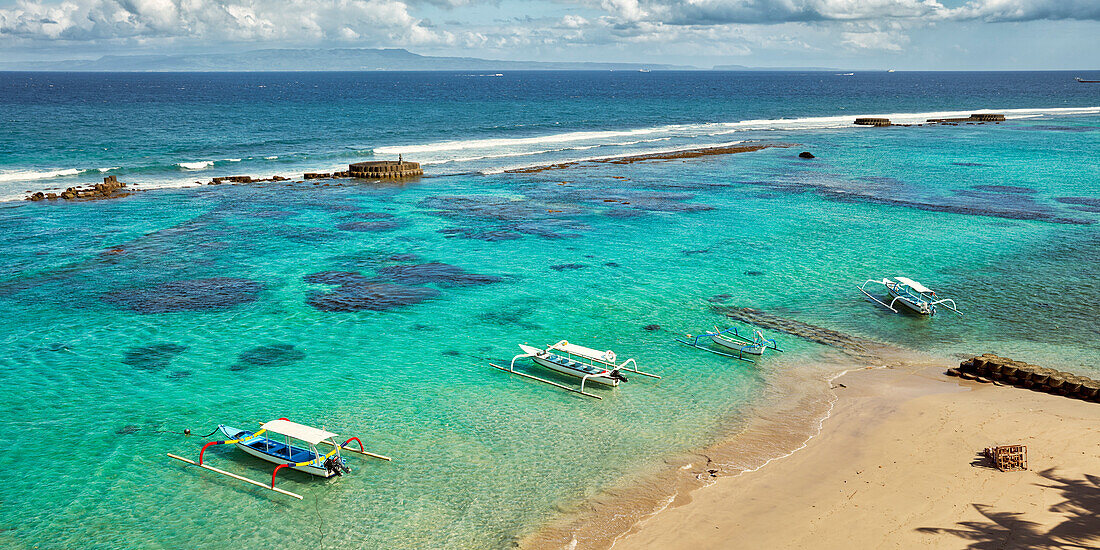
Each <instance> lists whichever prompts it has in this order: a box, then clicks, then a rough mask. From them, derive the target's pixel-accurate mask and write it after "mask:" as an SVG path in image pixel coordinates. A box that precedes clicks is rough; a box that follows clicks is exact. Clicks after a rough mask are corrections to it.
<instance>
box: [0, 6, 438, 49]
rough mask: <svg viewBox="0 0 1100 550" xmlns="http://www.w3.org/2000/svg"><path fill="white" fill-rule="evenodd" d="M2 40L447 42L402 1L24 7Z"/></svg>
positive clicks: (7, 17)
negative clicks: (413, 14)
mask: <svg viewBox="0 0 1100 550" xmlns="http://www.w3.org/2000/svg"><path fill="white" fill-rule="evenodd" d="M0 37H5V38H11V39H25V40H70V41H88V40H105V41H111V40H120V39H123V40H124V39H153V38H161V39H199V40H217V41H273V40H298V41H300V40H307V41H308V40H332V41H360V40H362V39H363V38H364V37H370V38H371V39H373V40H377V41H378V42H380V43H402V44H423V43H435V42H445V41H446V40H447V37H446V36H445V35H443V34H437V33H435V32H433V31H432V30H431V29H429V28H427V27H426V26H425V25H423V22H422V21H421V20H419V19H417V18H416V17H413V16H412V15H411V14H410V13H409V8H408V5H406V4H405V3H404V2H401V1H400V0H323V1H306V0H264V1H263V2H259V1H254V0H65V1H62V2H60V3H50V2H34V1H28V0H23V1H21V2H19V3H18V4H16V6H15V7H12V8H7V9H0Z"/></svg>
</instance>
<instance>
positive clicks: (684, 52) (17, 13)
mask: <svg viewBox="0 0 1100 550" xmlns="http://www.w3.org/2000/svg"><path fill="white" fill-rule="evenodd" d="M266 48H405V49H408V50H410V51H412V52H415V53H419V54H423V55H445V56H468V57H481V58H488V59H503V60H533V61H598V62H641V63H671V64H677V65H692V66H696V67H701V68H709V67H711V66H714V65H745V66H753V67H798V66H819V67H836V68H851V69H897V70H982V69H990V70H1013V69H1019V70H1037V69H1100V0H954V1H952V0H941V1H937V0H0V59H2V60H6V61H28V60H55V59H88V58H97V57H99V56H102V55H120V54H121V55H126V54H165V53H222V52H236V51H244V50H254V49H266Z"/></svg>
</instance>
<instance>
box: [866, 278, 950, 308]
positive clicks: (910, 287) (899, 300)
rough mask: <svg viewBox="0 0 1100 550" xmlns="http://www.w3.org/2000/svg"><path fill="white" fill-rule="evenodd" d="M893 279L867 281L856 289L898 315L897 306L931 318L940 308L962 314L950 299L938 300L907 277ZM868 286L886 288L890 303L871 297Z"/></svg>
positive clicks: (938, 298) (929, 291) (928, 289)
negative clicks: (873, 285)
mask: <svg viewBox="0 0 1100 550" xmlns="http://www.w3.org/2000/svg"><path fill="white" fill-rule="evenodd" d="M894 279H896V280H891V279H889V278H886V277H884V278H883V279H882V280H881V281H880V280H877V279H869V280H867V281H866V282H864V283H863V285H862V286H860V287H858V288H859V291H860V292H862V293H863V295H864V296H866V297H867V298H868V299H870V300H871V301H873V302H875V303H877V304H879V305H881V306H883V307H885V308H886V309H889V310H890V311H893V312H894V313H900V311H899V310H898V308H897V306H900V307H903V308H905V309H906V310H908V311H911V312H913V313H917V314H920V315H928V316H933V315H935V314H936V311H937V310H938V309H939V308H941V307H942V308H944V309H946V310H949V311H952V312H954V313H957V314H959V315H962V312H961V311H959V308H958V307H957V306H956V305H955V301H954V300H952V299H950V298H940V297H939V296H937V295H936V293H935V291H933V290H932V289H930V288H928V287H926V286H924V285H922V284H920V283H918V282H917V281H914V280H913V279H910V278H908V277H894ZM869 284H881V285H882V286H884V287H886V291H887V292H889V293H890V296H891V298H892V299H891V300H890V303H886V302H884V301H882V300H880V299H878V298H876V297H875V296H873V295H871V293H870V292H867V285H869Z"/></svg>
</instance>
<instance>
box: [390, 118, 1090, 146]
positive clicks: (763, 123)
mask: <svg viewBox="0 0 1100 550" xmlns="http://www.w3.org/2000/svg"><path fill="white" fill-rule="evenodd" d="M989 112H996V113H1000V114H1003V115H1005V118H1007V119H1015V118H1023V117H1026V116H1044V115H1054V116H1060V115H1061V116H1064V115H1083V114H1100V107H1051V108H1028V109H998V110H990V109H969V110H965V111H962V110H953V111H927V112H919V113H873V114H857V113H852V114H843V115H833V116H820V117H801V118H777V119H753V120H740V121H734V122H710V123H705V124H670V125H665V126H654V127H650V128H636V129H632V130H608V131H587V132H565V133H561V134H549V135H545V136H537V137H527V138H491V139H472V140H456V141H443V142H436V143H426V144H421V145H395V146H386V147H378V148H376V149H375V153H377V154H385V155H397V154H410V153H412V154H415V153H435V152H442V151H459V150H464V149H491V148H500V147H518V146H524V145H536V144H545V143H567V142H571V141H588V140H597V139H605V138H612V137H626V136H640V135H651V134H660V133H667V134H672V135H674V136H679V137H701V136H702V135H711V136H713V135H721V134H727V133H731V132H736V131H744V130H812V129H822V128H845V127H852V122H853V121H854V120H855V118H856V117H872V116H873V117H882V118H889V119H890V120H891V121H893V122H895V123H898V124H912V123H921V122H925V121H926V120H927V119H930V118H958V117H966V116H969V115H970V114H973V113H989Z"/></svg>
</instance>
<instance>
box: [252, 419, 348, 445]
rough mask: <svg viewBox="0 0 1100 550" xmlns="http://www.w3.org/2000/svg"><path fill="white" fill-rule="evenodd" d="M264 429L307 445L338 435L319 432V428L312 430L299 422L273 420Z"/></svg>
mask: <svg viewBox="0 0 1100 550" xmlns="http://www.w3.org/2000/svg"><path fill="white" fill-rule="evenodd" d="M262 427H263V429H265V430H267V431H269V432H274V433H277V434H282V435H286V436H290V437H293V438H294V439H300V440H302V441H305V442H306V443H309V444H310V445H316V444H318V443H320V442H322V441H324V440H326V439H329V438H331V437H336V434H334V433H332V432H326V431H324V430H318V429H317V428H312V427H310V426H306V425H304V424H299V423H297V422H291V421H289V420H282V419H280V420H272V421H271V422H268V423H266V424H264V425H263V426H262Z"/></svg>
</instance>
